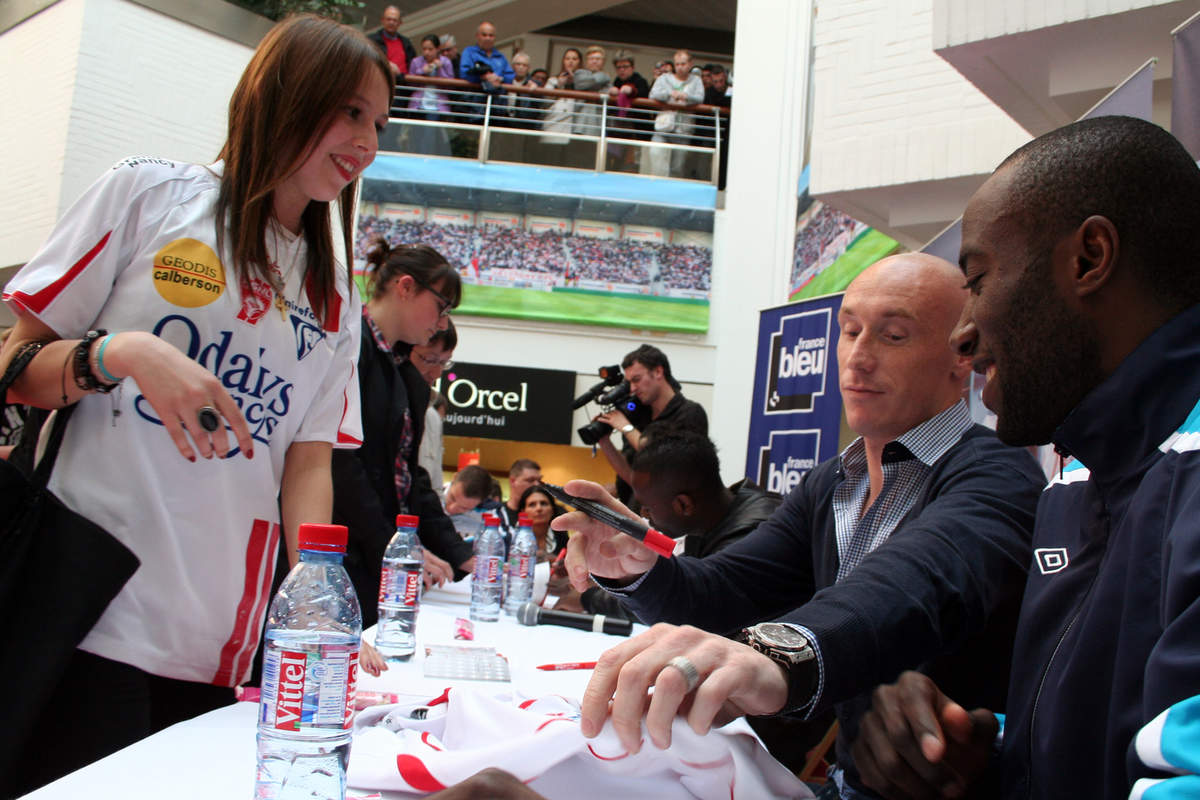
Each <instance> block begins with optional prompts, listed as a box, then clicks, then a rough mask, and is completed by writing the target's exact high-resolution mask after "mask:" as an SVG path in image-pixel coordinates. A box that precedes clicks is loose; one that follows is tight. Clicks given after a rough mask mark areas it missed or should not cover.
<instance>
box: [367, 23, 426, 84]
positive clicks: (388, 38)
mask: <svg viewBox="0 0 1200 800" xmlns="http://www.w3.org/2000/svg"><path fill="white" fill-rule="evenodd" d="M402 21H403V20H401V18H400V9H399V8H397V7H396V6H388V7H387V8H385V9H384V10H383V16H382V17H380V18H379V26H380V27H379V30H377V31H375V32H374V33H370V34H367V38H368V39H370V40H371V41H372V42H374V43H375V44H376V45H378V47H379V49H380V50H382V51H383V54H384V55H385V56H387V59H388V63H389V64H390V65H391V67H392V74H393V75H395V76H396V83H400V82H402V81H403V79H404V76H405V75H406V74H407V73H408V67H409V65H411V64H412V62H413V59H414V58H416V57H417V51H416V50H415V49H413V45H412V42H411V41H409V39H408V37H407V36H405V35H404V34H402V33H400V23H401V22H402Z"/></svg>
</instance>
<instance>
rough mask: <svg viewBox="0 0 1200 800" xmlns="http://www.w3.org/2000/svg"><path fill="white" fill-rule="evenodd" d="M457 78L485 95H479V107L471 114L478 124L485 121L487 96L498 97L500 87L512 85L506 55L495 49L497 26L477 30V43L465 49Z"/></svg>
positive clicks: (481, 24) (474, 100) (485, 24)
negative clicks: (484, 107)
mask: <svg viewBox="0 0 1200 800" xmlns="http://www.w3.org/2000/svg"><path fill="white" fill-rule="evenodd" d="M458 77H459V78H461V79H463V80H464V81H470V82H471V83H476V84H479V87H480V88H481V89H482V90H483V96H481V95H476V96H475V98H474V99H473V102H474V103H477V104H478V105H476V106H475V108H474V109H473V111H472V115H473V116H474V117H476V119H474V120H472V121H474V122H478V121H480V120H482V119H483V106H484V104H485V102H486V97H485V96H486V95H489V94H491V95H498V94H500V93H501V92H502V91H503V90H502V89H501V88H500V86H501V84H505V83H511V82H512V79H513V68H512V66H511V65H509V63H508V59H507V58H505V57H504V54H503V53H501V52H500V51H499V50H497V49H496V26H495V25H493V24H492V23H490V22H486V21H485V22H481V23H479V27H478V28H476V29H475V44H473V45H471V46H470V47H468V48H467V49H466V50H463V54H462V61H461V62H460V63H459V65H458Z"/></svg>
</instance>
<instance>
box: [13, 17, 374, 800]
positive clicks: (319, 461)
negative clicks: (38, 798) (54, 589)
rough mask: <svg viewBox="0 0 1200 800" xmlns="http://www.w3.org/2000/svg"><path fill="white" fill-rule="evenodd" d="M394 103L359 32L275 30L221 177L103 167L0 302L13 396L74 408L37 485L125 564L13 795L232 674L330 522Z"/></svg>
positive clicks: (217, 169)
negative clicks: (292, 569)
mask: <svg viewBox="0 0 1200 800" xmlns="http://www.w3.org/2000/svg"><path fill="white" fill-rule="evenodd" d="M392 88H393V86H392V74H391V69H390V68H389V66H388V62H387V60H386V59H385V58H384V57H383V55H382V54H381V53H380V52H379V50H378V48H376V47H375V45H374V44H372V43H371V42H370V41H369V40H368V39H367V38H366V37H365V36H364V35H363V34H362V33H360V32H357V31H355V30H353V29H351V28H348V27H346V26H344V25H339V24H337V23H335V22H332V21H330V20H327V19H322V18H319V17H314V16H299V17H292V18H289V19H287V20H285V21H283V22H281V23H279V24H278V25H276V26H275V27H274V28H272V30H271V31H270V32H269V33H268V34H267V35H266V37H265V38H264V39H263V40H262V43H261V44H260V45H259V47H258V49H257V50H256V51H255V53H254V55H253V56H252V58H251V59H250V63H249V65H248V66H247V68H246V71H245V73H244V74H243V75H242V77H241V80H240V82H239V83H238V85H237V88H236V89H235V90H234V93H233V96H232V98H231V99H230V102H229V115H228V137H227V139H226V141H225V145H224V147H223V148H222V150H221V153H220V160H218V161H217V162H216V163H214V164H208V165H201V164H186V163H179V162H174V161H169V160H165V159H161V158H130V159H126V160H124V161H122V162H120V163H118V164H117V165H116V166H114V167H113V168H112V169H111V170H109V171H108V172H107V173H106V174H105V175H103V176H102V177H101V178H100V179H99V180H98V181H97V182H96V183H95V184H94V185H93V186H92V187H91V188H90V189H88V190H87V191H86V192H85V193H84V195H83V196H82V197H81V198H80V199H79V200H78V201H77V202H76V203H75V205H74V206H72V207H71V208H70V209H69V210H68V211H67V212H66V213H65V214H64V216H63V218H62V219H61V220H60V221H59V223H58V225H57V226H56V228H55V229H54V230H53V232H52V233H51V234H50V238H49V239H48V240H47V242H46V243H45V245H44V246H43V247H42V249H41V250H40V251H39V252H38V253H37V254H35V255H34V256H33V258H32V259H31V260H30V261H29V262H28V263H27V264H26V265H25V267H24V268H23V269H22V270H21V271H20V272H19V273H18V274H17V275H16V277H14V278H13V279H12V280H11V281H10V282H9V283H8V285H7V287H6V288H5V293H4V299H5V300H6V301H7V302H8V303H9V305H10V307H11V308H12V309H13V310H14V311H15V312H16V315H17V323H16V326H15V329H14V330H13V333H12V335H11V336H10V337H9V339H8V341H7V342H6V344H5V346H4V350H3V354H2V356H0V362H2V363H0V367H3V366H4V365H7V364H8V363H9V362H10V361H11V360H12V358H13V357H14V355H15V354H17V353H18V352H19V351H25V352H23V355H24V356H28V355H29V352H31V351H32V352H33V353H35V354H34V355H33V357H32V360H31V361H30V362H29V363H28V366H27V367H26V368H25V370H24V372H23V373H22V375H21V376H20V378H19V379H18V380H17V382H16V384H15V385H14V387H13V389H12V391H11V392H10V399H12V400H16V401H19V402H22V403H25V404H29V405H33V406H37V407H40V408H45V409H53V408H61V407H64V406H72V405H73V406H74V413H73V415H72V416H71V419H70V422H69V424H68V425H67V427H66V437H65V439H64V441H63V444H62V449H61V451H60V453H59V455H58V460H57V463H56V464H55V466H54V470H53V475H52V477H51V480H50V489H51V490H53V491H54V492H55V493H56V494H57V495H58V496H59V497H60V498H62V500H63V501H64V502H65V503H66V504H67V505H68V506H69V507H71V508H72V509H74V510H75V511H77V512H79V513H81V514H83V515H85V516H87V517H89V518H90V519H92V520H93V521H95V522H96V523H98V524H99V525H101V526H102V527H104V528H105V529H107V530H108V531H109V532H110V533H111V534H112V535H113V536H114V537H115V538H117V539H118V540H120V541H121V542H122V543H124V544H125V545H126V546H127V547H128V548H129V549H130V550H132V551H133V553H134V555H136V556H137V557H138V559H139V560H140V562H141V566H140V567H139V569H138V570H137V572H136V573H135V574H134V575H133V577H132V578H131V579H130V580H129V582H128V583H126V585H125V587H124V588H123V589H122V590H121V592H120V593H119V594H118V595H117V596H116V598H115V599H114V600H113V601H112V603H111V604H109V606H108V607H107V609H106V610H105V611H104V613H103V615H102V616H101V617H100V620H99V621H98V622H97V623H96V625H95V627H94V628H93V629H92V631H91V632H90V633H89V634H88V635H87V636H86V637H85V638H84V639H83V641H82V643H80V644H79V648H78V650H76V651H75V654H74V657H73V659H72V661H71V662H70V663H69V664H68V665H67V666H66V668H65V673H64V674H63V675H62V676H61V680H60V682H59V683H58V687H57V689H56V691H55V694H54V696H53V697H52V698H51V699H50V701H49V703H48V706H47V707H46V708H45V710H44V712H43V713H42V719H43V720H44V725H43V726H42V728H39V729H38V730H35V731H33V732H32V734H31V737H30V742H29V744H28V745H27V754H28V755H27V756H26V757H25V758H24V759H23V762H22V763H23V764H25V765H26V766H25V769H24V774H23V775H22V778H24V779H25V783H26V785H25V786H23V787H18V790H17V792H16V793H17V794H20V793H22V791H24V790H28V789H32V788H34V787H35V786H37V785H39V784H40V783H44V782H45V781H47V780H50V779H51V778H54V777H57V776H58V775H61V774H63V773H65V772H67V771H70V770H72V769H75V768H77V767H79V766H82V765H84V764H86V763H88V762H90V761H92V760H95V759H97V758H99V757H101V756H104V755H106V754H108V753H110V752H113V751H115V750H117V749H120V748H122V747H125V746H126V745H128V744H130V743H131V742H134V741H136V740H138V739H140V738H142V737H143V736H146V735H148V734H150V733H153V732H155V731H157V730H160V729H162V728H165V727H167V726H168V725H171V724H173V723H175V722H178V721H180V720H184V719H189V718H191V717H193V716H196V715H197V714H200V713H203V712H204V711H208V710H210V709H212V708H216V707H218V706H221V705H225V704H228V703H232V702H233V701H234V693H233V687H235V686H237V685H239V684H240V683H242V682H243V681H244V680H246V678H247V677H248V676H249V672H250V666H251V662H252V659H253V656H254V652H255V649H256V646H257V643H258V638H259V635H260V632H261V630H262V623H263V617H264V615H265V613H266V608H267V603H268V601H269V600H270V596H269V589H270V580H271V576H272V574H273V566H274V563H275V556H276V552H277V550H278V546H279V539H280V536H281V529H282V536H283V537H284V538H285V539H286V541H287V545H288V546H287V550H288V553H289V555H291V556H292V557H293V558H294V557H295V553H296V537H297V532H298V530H299V526H300V524H301V523H306V522H328V521H329V519H330V514H331V509H332V480H331V473H330V461H331V456H332V452H333V450H334V448H338V447H357V446H358V445H359V443H360V440H361V438H362V435H361V428H360V421H359V413H358V381H357V380H356V378H355V375H354V358H355V354H356V352H357V346H358V338H359V318H360V313H359V307H360V303H359V299H358V296H357V293H356V292H355V291H354V290H353V289H352V285H351V282H350V275H349V272H348V270H347V267H346V265H347V264H348V263H350V257H351V251H350V245H351V242H350V236H349V232H350V231H351V230H352V225H351V215H352V213H353V207H354V198H355V190H356V180H357V178H358V176H359V175H360V174H361V173H362V171H363V170H364V169H365V168H366V167H367V165H368V164H370V163H371V161H372V159H374V157H375V152H376V150H377V148H378V134H379V132H380V131H381V130H382V129H383V126H384V125H386V124H387V115H388V106H389V101H390V99H391V96H392ZM334 201H338V204H339V214H340V218H341V227H342V230H343V231H344V232H345V233H344V235H343V236H342V238H341V241H340V242H336V243H335V240H334V234H333V230H332V226H331V212H332V205H333V203H334ZM55 677H57V676H55Z"/></svg>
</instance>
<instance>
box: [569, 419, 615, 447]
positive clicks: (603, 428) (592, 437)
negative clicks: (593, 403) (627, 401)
mask: <svg viewBox="0 0 1200 800" xmlns="http://www.w3.org/2000/svg"><path fill="white" fill-rule="evenodd" d="M576 433H578V434H579V438H580V439H582V440H583V443H584V444H595V443H596V442H598V441H600V440H601V439H602V438H604V437H605V436H608V435H609V434H610V433H612V425H609V424H608V423H607V422H601V421H600V420H598V419H596V420H592V421H591V422H589V423H588V424H587V425H584V426H583V427H582V428H580V429H579V430H578V431H576Z"/></svg>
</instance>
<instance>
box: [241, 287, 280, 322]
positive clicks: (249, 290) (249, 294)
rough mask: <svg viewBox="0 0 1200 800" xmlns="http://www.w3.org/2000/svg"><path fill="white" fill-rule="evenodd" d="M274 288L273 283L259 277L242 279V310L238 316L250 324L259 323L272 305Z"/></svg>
mask: <svg viewBox="0 0 1200 800" xmlns="http://www.w3.org/2000/svg"><path fill="white" fill-rule="evenodd" d="M273 294H274V290H273V289H272V288H271V284H269V283H267V282H266V281H260V280H259V279H258V278H247V279H246V280H244V281H242V310H241V311H239V312H238V315H237V318H238V319H240V320H241V321H242V322H245V323H247V324H249V325H257V324H258V321H259V320H260V319H262V318H263V315H264V314H266V313H267V309H268V308H270V307H271V296H272V295H273Z"/></svg>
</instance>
